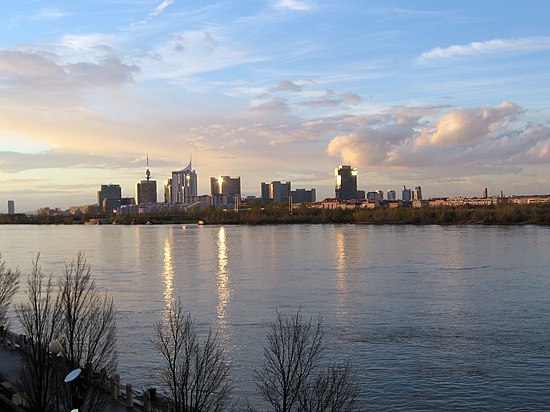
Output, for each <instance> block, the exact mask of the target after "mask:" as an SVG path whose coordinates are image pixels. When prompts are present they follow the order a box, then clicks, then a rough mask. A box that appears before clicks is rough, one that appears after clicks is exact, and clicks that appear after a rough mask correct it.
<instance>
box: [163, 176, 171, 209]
mask: <svg viewBox="0 0 550 412" xmlns="http://www.w3.org/2000/svg"><path fill="white" fill-rule="evenodd" d="M164 203H172V179H168V180H167V181H166V183H165V184H164Z"/></svg>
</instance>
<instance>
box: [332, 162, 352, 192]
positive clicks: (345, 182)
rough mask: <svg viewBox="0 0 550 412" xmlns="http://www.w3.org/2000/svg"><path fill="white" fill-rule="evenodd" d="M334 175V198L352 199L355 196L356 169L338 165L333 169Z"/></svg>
mask: <svg viewBox="0 0 550 412" xmlns="http://www.w3.org/2000/svg"><path fill="white" fill-rule="evenodd" d="M334 175H335V176H336V188H335V193H336V199H340V200H352V199H356V198H357V169H352V167H351V166H340V167H339V168H338V169H335V170H334Z"/></svg>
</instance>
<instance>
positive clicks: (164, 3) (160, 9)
mask: <svg viewBox="0 0 550 412" xmlns="http://www.w3.org/2000/svg"><path fill="white" fill-rule="evenodd" d="M172 3H174V0H163V1H162V3H160V4H159V5H158V6H157V7H155V9H154V10H153V11H152V12H151V13H150V14H149V16H150V17H155V16H158V15H159V14H160V13H162V12H163V11H164V10H165V9H166V8H167V7H168V6H170V5H171V4H172Z"/></svg>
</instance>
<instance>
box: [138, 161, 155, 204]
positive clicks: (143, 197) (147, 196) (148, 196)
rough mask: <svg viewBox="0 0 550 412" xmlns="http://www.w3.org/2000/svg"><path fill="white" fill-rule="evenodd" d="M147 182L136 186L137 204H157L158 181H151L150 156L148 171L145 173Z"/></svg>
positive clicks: (143, 181)
mask: <svg viewBox="0 0 550 412" xmlns="http://www.w3.org/2000/svg"><path fill="white" fill-rule="evenodd" d="M145 178H146V180H142V181H141V182H139V183H138V184H137V185H136V203H137V204H138V205H142V204H144V203H157V181H156V180H150V179H151V171H150V170H149V154H147V169H146V171H145Z"/></svg>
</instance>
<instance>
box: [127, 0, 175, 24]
mask: <svg viewBox="0 0 550 412" xmlns="http://www.w3.org/2000/svg"><path fill="white" fill-rule="evenodd" d="M174 1H175V0H162V2H161V3H160V4H159V5H158V6H157V7H155V8H154V9H153V10H152V11H151V12H150V13H149V14H148V15H147V17H145V18H144V19H143V20H140V21H138V22H135V23H133V26H136V25H141V24H146V23H148V22H150V21H151V20H152V19H154V18H155V17H157V16H159V15H160V14H162V12H163V11H164V10H166V9H167V8H168V6H170V5H171V4H172V3H174Z"/></svg>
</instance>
